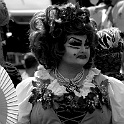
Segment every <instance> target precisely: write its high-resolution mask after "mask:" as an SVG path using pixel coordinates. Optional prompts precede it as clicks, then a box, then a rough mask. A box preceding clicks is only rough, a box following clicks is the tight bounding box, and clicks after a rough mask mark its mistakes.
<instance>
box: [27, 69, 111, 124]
mask: <svg viewBox="0 0 124 124" xmlns="http://www.w3.org/2000/svg"><path fill="white" fill-rule="evenodd" d="M45 76H46V74H45ZM47 76H48V77H49V74H48V75H47ZM96 76H100V71H98V70H97V69H92V70H91V71H89V74H88V75H87V76H86V79H85V80H84V81H83V83H82V84H83V85H82V86H80V87H79V88H77V87H75V86H74V87H73V86H72V85H69V86H68V87H65V86H63V85H62V86H61V85H59V83H58V82H57V80H56V79H54V78H49V79H50V80H49V79H48V78H45V80H44V79H41V80H42V81H43V83H42V86H40V87H37V88H36V90H34V91H33V93H34V95H33V96H32V97H31V98H30V100H29V101H30V102H31V103H33V104H34V105H36V104H37V102H39V101H40V103H41V104H40V105H41V106H42V108H43V109H44V110H43V111H47V110H48V109H51V108H52V110H54V112H55V114H56V115H57V117H58V118H59V120H60V121H61V123H62V124H70V123H71V124H84V122H85V121H86V122H87V121H88V122H91V124H92V123H94V124H95V123H96V124H102V123H101V119H102V120H103V121H102V122H103V124H104V122H106V124H110V121H111V107H110V103H109V98H108V91H107V88H108V84H109V82H108V80H107V79H106V80H104V81H102V82H98V83H97V82H96V80H95V77H96ZM41 80H40V81H41ZM33 84H34V85H35V86H36V85H37V84H38V85H37V86H39V83H38V82H33ZM39 90H40V92H39ZM37 91H38V92H37ZM38 94H39V95H38ZM40 110H41V109H40ZM34 111H35V110H34ZM37 111H39V110H38V109H37ZM32 112H33V111H32ZM38 113H39V112H38ZM32 115H34V116H36V114H32ZM89 117H90V118H89ZM87 119H88V120H87ZM98 122H99V123H98ZM89 124H90V123H89Z"/></svg>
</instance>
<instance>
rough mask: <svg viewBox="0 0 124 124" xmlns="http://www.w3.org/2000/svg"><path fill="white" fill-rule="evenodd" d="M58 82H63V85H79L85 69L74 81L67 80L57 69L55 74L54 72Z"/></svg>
mask: <svg viewBox="0 0 124 124" xmlns="http://www.w3.org/2000/svg"><path fill="white" fill-rule="evenodd" d="M54 74H55V76H56V78H57V80H58V81H59V82H62V83H70V82H71V83H72V84H74V85H77V84H78V83H79V82H80V81H81V80H82V79H83V76H84V69H82V70H81V71H80V72H79V73H78V74H77V75H76V76H75V78H72V79H68V78H65V77H64V76H63V75H61V73H60V72H59V71H58V70H57V69H55V72H54Z"/></svg>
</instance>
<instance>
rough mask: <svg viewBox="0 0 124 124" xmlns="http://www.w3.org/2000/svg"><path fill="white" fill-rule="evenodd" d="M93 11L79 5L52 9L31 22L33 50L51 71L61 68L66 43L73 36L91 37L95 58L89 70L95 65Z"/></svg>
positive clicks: (41, 13) (41, 62) (90, 41)
mask: <svg viewBox="0 0 124 124" xmlns="http://www.w3.org/2000/svg"><path fill="white" fill-rule="evenodd" d="M94 22H95V21H94V20H93V19H91V18H90V13H89V10H88V9H86V8H85V7H84V8H80V6H79V5H78V4H76V5H73V4H71V3H68V4H65V5H61V6H59V5H52V6H49V7H48V8H47V9H46V11H45V12H43V11H41V12H38V13H36V14H35V15H34V16H33V18H32V19H31V21H30V36H29V40H30V48H31V51H32V52H33V53H34V55H35V56H36V58H37V60H38V61H39V63H40V64H42V65H44V67H45V68H47V69H54V68H56V67H58V66H59V63H60V61H61V60H62V57H63V55H64V53H65V47H64V44H65V43H66V41H67V36H68V35H70V34H75V35H87V36H88V45H89V46H90V48H91V57H90V60H89V62H88V63H87V64H86V65H85V68H90V67H91V66H92V59H93V57H94V48H95V46H96V45H97V37H98V36H97V34H96V31H97V29H96V25H94V24H96V23H94Z"/></svg>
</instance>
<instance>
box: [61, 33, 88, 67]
mask: <svg viewBox="0 0 124 124" xmlns="http://www.w3.org/2000/svg"><path fill="white" fill-rule="evenodd" d="M87 41H88V40H87V36H86V35H83V36H82V35H81V36H80V35H69V36H68V37H67V42H66V43H65V49H66V52H65V55H64V56H63V60H64V61H65V62H68V63H73V64H81V65H84V64H86V63H87V62H88V60H89V57H90V47H89V46H88V42H87Z"/></svg>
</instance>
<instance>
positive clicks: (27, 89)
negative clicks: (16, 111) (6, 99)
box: [16, 77, 35, 100]
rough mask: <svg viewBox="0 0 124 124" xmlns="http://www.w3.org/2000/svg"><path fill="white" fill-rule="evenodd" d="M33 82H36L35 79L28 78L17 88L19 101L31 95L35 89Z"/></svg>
mask: <svg viewBox="0 0 124 124" xmlns="http://www.w3.org/2000/svg"><path fill="white" fill-rule="evenodd" d="M33 80H35V78H34V77H29V78H26V79H25V80H22V81H21V82H20V83H19V84H18V85H17V86H16V93H17V96H18V98H19V99H21V100H22V99H23V98H25V97H27V96H28V95H29V94H30V93H31V91H32V89H33V85H32V81H33Z"/></svg>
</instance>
